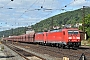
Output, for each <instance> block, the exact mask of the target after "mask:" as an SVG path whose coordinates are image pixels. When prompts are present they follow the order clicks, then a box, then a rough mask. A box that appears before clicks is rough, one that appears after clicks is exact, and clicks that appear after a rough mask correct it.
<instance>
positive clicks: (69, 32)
mask: <svg viewBox="0 0 90 60" xmlns="http://www.w3.org/2000/svg"><path fill="white" fill-rule="evenodd" d="M68 34H78V31H75V30H72V31H70V30H69V31H68Z"/></svg>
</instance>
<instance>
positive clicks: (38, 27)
mask: <svg viewBox="0 0 90 60" xmlns="http://www.w3.org/2000/svg"><path fill="white" fill-rule="evenodd" d="M88 14H90V8H85V16H87V15H88ZM82 19H83V10H82V9H78V10H75V11H68V12H65V13H61V14H58V15H56V16H53V17H50V18H48V19H45V20H42V21H41V22H39V23H37V24H35V25H33V26H32V28H33V29H34V30H35V31H37V32H38V31H43V30H44V29H47V30H48V29H51V28H52V25H53V26H59V27H60V28H61V25H63V24H64V25H65V24H72V25H74V24H76V23H82Z"/></svg>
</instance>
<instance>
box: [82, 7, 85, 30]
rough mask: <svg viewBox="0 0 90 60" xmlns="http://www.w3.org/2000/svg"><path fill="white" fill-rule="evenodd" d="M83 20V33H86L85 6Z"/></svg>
mask: <svg viewBox="0 0 90 60" xmlns="http://www.w3.org/2000/svg"><path fill="white" fill-rule="evenodd" d="M82 11H83V19H82V25H83V31H84V32H85V6H83V10H82Z"/></svg>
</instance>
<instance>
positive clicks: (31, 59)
mask: <svg viewBox="0 0 90 60" xmlns="http://www.w3.org/2000/svg"><path fill="white" fill-rule="evenodd" d="M4 45H6V46H7V47H9V48H10V49H11V50H13V51H14V52H16V53H18V54H19V55H20V56H21V57H23V58H24V59H25V60H45V59H44V58H41V57H39V56H36V55H34V54H31V53H30V52H27V51H25V50H23V49H20V48H17V47H15V46H14V45H11V44H4Z"/></svg>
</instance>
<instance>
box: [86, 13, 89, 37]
mask: <svg viewBox="0 0 90 60" xmlns="http://www.w3.org/2000/svg"><path fill="white" fill-rule="evenodd" d="M85 32H86V33H87V35H88V37H89V38H90V14H89V15H87V16H86V17H85Z"/></svg>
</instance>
